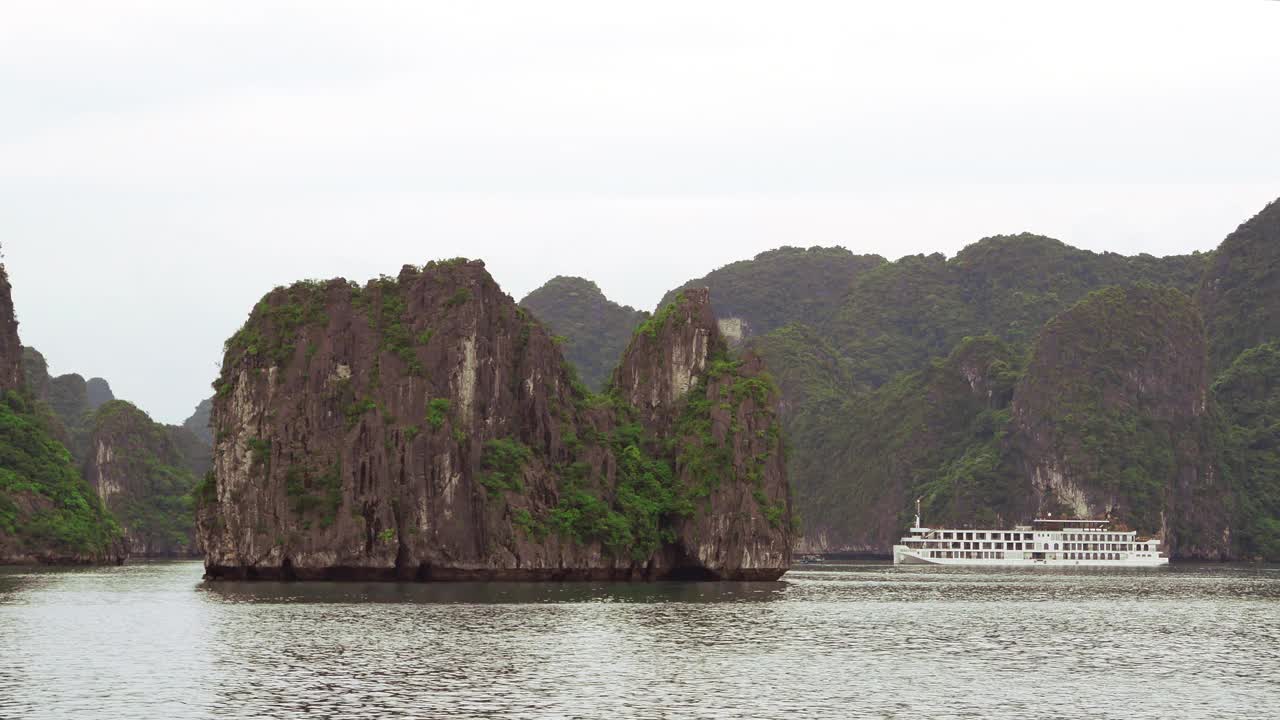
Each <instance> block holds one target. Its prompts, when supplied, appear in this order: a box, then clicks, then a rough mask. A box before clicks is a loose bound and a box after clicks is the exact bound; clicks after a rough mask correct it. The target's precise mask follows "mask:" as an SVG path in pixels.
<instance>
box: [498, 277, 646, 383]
mask: <svg viewBox="0 0 1280 720" xmlns="http://www.w3.org/2000/svg"><path fill="white" fill-rule="evenodd" d="M520 306H521V307H523V308H524V309H526V310H528V311H529V312H531V313H533V314H534V316H536V317H537V318H538V319H540V320H542V321H544V322H546V323H547V324H548V325H549V326H550V327H551V328H552V330H553V331H554V332H555V333H556V335H558V336H561V337H563V338H564V344H563V345H562V349H563V351H564V355H565V357H566V358H567V359H568V360H569V362H571V363H573V366H574V367H575V368H576V369H577V372H578V375H579V377H580V378H581V380H582V382H584V383H585V384H586V385H587V387H589V388H591V389H592V390H600V389H601V388H602V387H604V384H605V382H606V381H607V380H608V379H609V376H610V375H611V374H612V373H613V367H614V365H615V364H616V363H617V362H618V358H620V357H622V351H623V350H626V349H627V343H629V342H630V341H631V333H632V331H633V330H635V328H636V327H637V326H639V325H640V323H642V322H644V320H645V318H647V317H648V316H649V314H648V313H646V312H641V311H639V310H636V309H634V308H631V307H628V306H626V305H619V304H617V303H615V302H613V301H611V300H609V299H608V298H606V297H605V296H604V293H603V292H601V291H600V286H598V285H596V284H595V283H593V282H591V281H590V280H586V279H583V278H579V277H568V276H565V275H558V276H556V277H554V278H552V279H550V280H548V281H547V282H546V284H544V285H543V286H542V287H540V288H538V289H537V290H534V291H533V292H531V293H529V294H528V295H526V296H525V297H524V299H522V300H521V301H520Z"/></svg>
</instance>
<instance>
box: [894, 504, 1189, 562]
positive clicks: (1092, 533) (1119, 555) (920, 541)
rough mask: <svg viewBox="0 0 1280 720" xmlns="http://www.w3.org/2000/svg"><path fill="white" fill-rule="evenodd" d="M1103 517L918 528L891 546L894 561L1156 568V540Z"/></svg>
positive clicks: (1158, 546) (918, 519)
mask: <svg viewBox="0 0 1280 720" xmlns="http://www.w3.org/2000/svg"><path fill="white" fill-rule="evenodd" d="M1109 525H1110V523H1109V522H1108V521H1107V520H1054V519H1052V518H1049V519H1037V520H1034V521H1033V522H1032V524H1031V525H1018V526H1016V527H1014V528H1013V529H1012V530H968V529H965V530H960V529H946V528H944V529H936V528H927V527H921V526H920V503H919V501H917V502H916V524H915V527H913V528H911V534H909V535H907V536H906V537H904V538H902V541H901V544H900V545H894V546H893V563H894V564H895V565H1013V566H1028V567H1033V566H1052V567H1075V566H1082V567H1083V566H1088V567H1155V566H1158V565H1166V564H1168V562H1169V558H1167V557H1164V556H1162V555H1161V554H1160V541H1159V540H1155V539H1149V538H1142V539H1139V538H1138V534H1137V533H1136V532H1117V531H1115V530H1111V529H1110V528H1109V527H1108V526H1109Z"/></svg>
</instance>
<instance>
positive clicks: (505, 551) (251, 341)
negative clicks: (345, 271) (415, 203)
mask: <svg viewBox="0 0 1280 720" xmlns="http://www.w3.org/2000/svg"><path fill="white" fill-rule="evenodd" d="M689 312H695V311H689ZM698 314H700V313H698ZM708 333H714V325H713V326H712V328H711V329H710V330H708ZM657 351H659V349H658V348H651V347H647V346H646V349H641V348H638V347H636V346H635V345H633V348H632V349H631V350H629V351H628V355H627V357H628V359H631V360H632V362H633V363H639V364H645V363H644V362H642V361H641V360H640V359H638V358H633V357H632V356H633V355H634V354H635V353H640V352H657ZM671 356H672V353H670V352H669V353H668V356H667V359H668V361H670V360H671ZM626 362H627V361H626V360H624V364H625V363H626ZM652 362H657V361H656V360H655V361H652ZM682 362H683V361H682ZM739 369H740V368H739V367H735V368H732V369H730V368H725V371H726V373H729V374H728V375H726V377H729V376H732V377H737V376H738V372H739ZM744 372H745V370H744ZM704 387H710V385H705V386H704ZM216 389H217V391H218V392H217V397H216V398H215V401H214V407H213V426H214V429H215V436H216V439H217V442H216V446H215V449H214V471H213V474H212V478H211V482H208V483H206V484H205V485H204V486H202V488H201V489H200V491H199V492H200V501H199V502H200V505H199V509H198V513H197V526H198V537H199V541H200V543H201V545H202V547H203V548H204V550H205V552H206V569H207V572H208V575H209V576H210V577H214V578H218V577H249V578H252V577H285V578H300V579H308V578H345V577H367V578H404V579H422V580H431V579H463V578H512V579H517V578H525V579H561V578H618V579H624V578H625V579H631V578H658V577H670V576H678V575H690V576H700V577H720V578H776V577H777V576H778V575H781V573H782V572H784V571H785V569H786V560H788V559H789V556H788V553H787V550H786V548H787V547H788V546H789V526H788V525H787V524H786V523H785V522H781V521H779V522H778V523H776V524H775V525H769V520H768V518H767V517H766V516H765V512H766V511H765V510H764V509H757V510H756V511H755V514H753V515H750V516H747V517H740V516H738V515H736V514H733V513H736V512H741V511H742V510H743V508H742V507H741V503H737V504H735V502H736V501H739V500H740V499H741V498H740V497H738V496H737V495H734V494H732V493H727V492H726V491H725V490H724V488H723V487H721V488H712V489H708V490H707V491H706V492H694V490H695V489H694V488H690V487H686V486H685V485H684V482H685V477H686V474H687V473H686V468H687V463H685V464H680V463H677V462H675V458H673V457H670V455H671V451H669V450H668V447H669V446H672V445H673V444H674V440H673V439H672V435H671V433H670V430H671V428H670V426H658V425H656V424H655V425H647V424H645V423H642V422H635V421H634V420H633V419H632V417H631V416H632V413H633V412H634V411H633V410H632V409H630V408H629V407H627V406H626V404H625V403H623V402H620V401H618V400H617V399H616V398H612V399H611V398H606V397H601V396H590V395H588V394H586V393H585V392H584V391H583V389H582V388H581V386H575V385H574V383H573V382H572V379H571V374H570V372H569V370H568V369H567V368H566V366H565V363H564V361H563V359H562V357H561V356H560V354H559V351H558V350H557V348H556V344H555V342H554V341H553V340H552V338H551V336H550V335H549V334H548V333H547V332H546V331H545V330H544V329H543V327H542V326H541V325H540V324H539V323H538V322H537V321H536V320H534V319H533V318H531V317H530V316H528V315H527V314H526V313H525V312H524V311H523V310H522V309H520V308H519V307H518V306H517V305H516V304H515V303H514V302H513V301H512V300H511V298H509V297H508V296H507V295H505V294H504V293H502V291H501V290H500V289H499V288H498V286H497V285H496V284H495V283H494V282H493V280H492V278H490V277H489V275H488V273H487V272H485V271H484V266H483V264H482V263H479V262H465V261H461V260H458V261H449V262H444V263H431V264H429V265H428V266H427V267H426V268H423V269H417V268H412V267H408V266H406V267H405V268H404V269H403V270H402V271H401V273H400V275H399V277H398V278H387V277H384V278H382V279H380V280H375V281H372V282H370V283H369V284H368V285H366V286H365V287H363V288H360V287H357V286H354V285H352V284H349V283H347V282H345V281H342V280H333V281H329V282H327V283H300V284H297V285H294V286H293V287H291V288H287V289H286V288H281V289H277V290H275V291H273V292H272V293H270V294H268V295H267V297H265V298H264V299H263V300H262V302H260V303H259V304H258V306H257V307H256V308H255V310H254V312H253V314H252V315H251V316H250V318H249V320H248V321H247V322H246V324H245V327H244V328H243V329H242V330H241V331H240V332H239V333H237V334H236V336H234V337H233V338H232V339H231V340H229V341H228V343H227V352H226V357H225V359H224V361H223V372H222V375H221V377H220V378H219V381H218V383H217V385H216ZM664 397H665V396H664ZM681 400H682V398H671V401H672V402H675V403H678V402H680V401H681ZM769 401H770V399H769V398H765V399H764V403H765V406H764V407H760V408H757V407H756V406H755V405H745V407H744V406H743V405H740V406H738V407H739V412H743V413H747V414H746V415H744V416H742V417H743V418H746V420H747V422H748V423H750V425H749V426H750V427H752V428H755V427H756V424H757V423H758V422H760V421H759V420H757V419H756V416H757V415H758V414H759V415H765V416H767V415H769V414H770V412H771V408H770V407H768V406H767V403H768V402H769ZM753 402H754V401H753ZM656 414H666V415H667V416H669V417H674V416H677V415H678V414H679V413H678V411H676V410H674V409H671V410H667V409H666V408H653V407H651V408H649V411H648V415H649V416H654V415H656ZM721 420H722V421H727V420H728V416H727V415H725V416H722V417H721ZM739 422H740V423H742V422H743V420H742V419H739ZM660 432H663V433H665V434H659V433H660ZM762 434H765V435H767V434H768V433H765V432H763V431H762ZM720 437H726V438H727V437H729V436H728V435H723V434H722V435H721V436H720ZM734 437H735V438H736V437H737V436H736V435H735V436H734ZM761 441H763V439H761ZM715 448H716V449H717V451H718V452H719V456H721V457H727V458H728V459H729V460H730V461H731V462H733V463H734V464H732V465H731V467H732V468H733V471H731V472H729V473H727V474H726V477H725V478H724V487H733V486H735V484H742V485H748V486H752V487H754V484H755V483H756V480H754V477H755V475H754V474H753V475H752V476H751V477H746V476H745V473H746V472H748V470H749V469H752V468H754V467H755V465H752V464H751V459H750V458H747V457H745V456H741V457H740V456H739V455H738V452H749V451H752V450H756V449H758V447H757V445H755V444H753V443H752V442H751V441H749V440H747V439H745V438H740V439H737V440H735V445H733V446H732V447H729V448H726V447H724V446H722V445H715ZM766 464H767V460H766ZM738 468H741V469H742V473H744V474H743V475H742V476H739V475H738ZM779 472H780V465H778V464H776V463H775V464H774V465H773V466H770V467H769V468H768V470H767V471H761V472H759V473H758V474H759V475H760V477H761V480H760V481H759V482H760V485H761V487H762V490H761V493H760V494H761V495H762V497H764V499H765V500H766V502H774V501H776V499H777V498H781V499H782V500H783V504H784V506H785V499H786V485H785V476H783V475H780V474H777V473H779ZM752 500H753V502H754V501H755V497H754V496H752ZM757 505H759V506H761V508H763V505H764V504H761V503H757ZM757 521H760V522H763V523H764V524H765V525H766V526H767V527H768V528H769V529H768V531H765V530H759V531H757V530H756V528H755V524H756V522H757ZM716 523H720V524H722V525H725V526H726V527H725V529H726V530H729V531H731V532H730V534H729V535H727V536H718V537H717V538H715V539H708V538H706V537H705V532H706V529H707V527H708V524H711V525H715V524H716ZM724 537H729V538H732V540H725V539H723V538H724ZM771 548H780V550H779V551H778V552H776V553H775V552H771V550H770V549H771Z"/></svg>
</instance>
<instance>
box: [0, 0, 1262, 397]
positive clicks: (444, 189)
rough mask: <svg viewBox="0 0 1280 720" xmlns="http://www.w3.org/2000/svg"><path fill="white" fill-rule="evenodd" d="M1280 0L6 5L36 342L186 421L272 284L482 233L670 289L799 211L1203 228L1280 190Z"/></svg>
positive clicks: (4, 165) (634, 297) (531, 276)
mask: <svg viewBox="0 0 1280 720" xmlns="http://www.w3.org/2000/svg"><path fill="white" fill-rule="evenodd" d="M1277 38H1280V2H1268V1H1267V0H1200V1H1197V2H1185V1H1179V0H1150V1H1144V0H1107V1H1105V2H1089V1H1087V0H1069V1H1064V2H1047V1H1043V2H1029V1H1028V0H1017V1H1015V2H984V1H981V0H966V1H964V2H956V1H955V0H947V1H945V2H929V1H925V0H914V1H911V2H866V3H859V2H850V1H848V0H843V1H840V2H785V3H784V2H777V1H776V0H775V1H773V2H747V1H744V0H731V1H729V0H726V1H722V2H693V1H691V0H684V1H682V2H654V1H653V0H650V1H648V2H644V3H625V4H624V3H606V2H599V1H598V0H597V1H594V2H581V3H565V2H548V1H545V0H544V1H543V2H528V1H527V0H525V1H523V2H510V3H493V2H438V3H426V2H412V3H411V2H404V3H376V2H368V1H364V2H359V3H354V2H353V3H350V4H335V3H328V2H317V1H316V0H307V1H305V2H296V3H276V2H262V1H261V0H259V1H256V2H245V3H231V2H208V3H191V2H177V1H175V0H162V1H157V2H111V3H102V2H83V3H75V2H52V1H50V0H41V1H39V2H25V1H15V0H4V1H3V4H0V242H3V245H4V252H5V254H6V262H7V265H8V268H9V272H10V275H11V277H12V280H13V283H14V295H15V301H16V303H17V308H18V316H19V320H20V321H21V323H22V325H21V330H20V331H21V334H22V338H23V341H24V342H25V343H26V344H29V345H34V346H36V347H38V348H39V349H40V350H42V351H43V352H44V353H45V355H46V356H47V357H48V359H49V361H50V364H51V368H52V370H53V371H54V372H55V373H62V372H72V371H75V372H80V373H81V374H83V375H85V376H86V377H88V376H93V375H101V376H104V377H106V378H107V379H108V380H110V382H111V384H112V387H113V388H114V390H115V392H116V394H117V395H118V396H120V397H124V398H127V399H130V400H133V401H134V402H136V403H138V404H139V405H140V406H141V407H143V408H144V409H146V410H148V411H149V412H151V413H152V415H153V416H154V417H156V418H157V419H159V420H162V421H166V422H180V421H181V420H182V419H183V418H184V417H186V416H187V415H188V414H189V412H190V410H191V408H192V407H193V406H194V405H195V404H196V402H197V401H198V400H200V399H201V398H203V397H206V396H208V395H209V394H210V390H209V382H210V381H211V380H212V379H213V377H214V375H215V373H216V362H217V361H218V360H219V359H220V355H221V345H222V342H223V340H224V339H225V338H226V337H227V336H228V335H230V334H231V333H232V332H234V330H235V329H236V328H237V327H238V326H239V325H240V323H241V322H243V320H244V318H245V316H246V315H247V313H248V311H249V309H250V308H251V307H252V305H253V303H254V302H255V301H256V300H257V299H258V298H259V297H260V296H261V295H262V294H263V293H264V292H266V291H267V290H269V289H270V288H271V287H272V286H274V285H277V284H282V283H287V282H290V281H292V280H295V279H299V278H304V277H331V276H338V275H341V276H344V277H347V278H350V279H359V280H364V279H367V278H369V277H371V276H374V275H376V274H378V273H381V272H385V273H389V274H394V273H395V272H397V271H398V269H399V267H400V266H401V265H402V264H404V263H415V264H420V263H423V262H425V261H427V260H429V259H433V258H439V257H453V256H457V255H465V256H469V257H482V258H484V259H485V261H486V262H487V263H488V266H489V269H490V270H491V272H492V273H493V274H494V276H495V277H496V278H497V279H498V282H500V283H501V284H502V285H503V287H504V288H505V289H506V290H507V291H508V292H510V293H511V294H512V295H513V296H515V297H516V298H520V297H522V296H523V295H524V294H525V293H527V292H528V291H529V290H532V289H533V288H535V287H537V286H538V285H540V284H541V283H543V282H544V281H546V280H547V279H548V278H550V277H552V276H554V275H557V274H572V275H583V276H586V277H589V278H592V279H594V280H595V281H596V282H598V283H599V284H600V286H601V287H602V288H603V289H604V291H605V292H606V293H607V294H608V295H609V296H610V297H612V298H614V299H616V300H618V301H621V302H625V303H628V304H631V305H635V306H639V307H644V308H650V307H652V306H653V305H654V304H655V303H656V302H657V300H658V298H659V297H660V296H661V295H662V293H663V292H664V291H666V290H667V289H668V288H670V287H672V286H675V285H677V284H679V283H681V282H683V281H685V280H686V279H688V278H690V277H696V276H700V275H703V274H705V273H706V272H708V271H710V270H712V269H714V268H715V267H718V266H720V265H723V264H725V263H727V262H730V261H733V260H737V259H742V258H747V257H751V256H752V255H754V254H756V253H757V252H760V251H762V250H766V249H769V248H772V247H777V246H779V245H784V244H789V245H802V246H810V245H843V246H845V247H848V248H850V249H852V250H854V251H855V252H874V253H880V254H882V255H885V256H887V257H890V258H896V257H899V256H901V255H904V254H908V253H915V252H933V251H941V252H945V253H948V254H952V253H954V252H955V251H956V250H958V249H959V248H961V247H963V246H964V245H966V244H968V243H970V242H973V241H975V240H977V239H979V238H981V237H983V236H985V235H990V234H996V233H1009V232H1019V231H1023V230H1029V231H1034V232H1039V233H1043V234H1047V235H1051V236H1054V237H1058V238H1060V239H1062V240H1064V241H1066V242H1069V243H1071V244H1074V245H1077V246H1080V247H1086V248H1090V249H1094V250H1113V251H1117V252H1123V253H1135V252H1150V253H1154V254H1169V253H1182V252H1188V251H1191V250H1208V249H1211V248H1213V247H1214V246H1215V245H1216V244H1217V243H1218V242H1219V241H1220V240H1221V239H1222V237H1223V236H1225V235H1226V234H1227V233H1228V232H1230V231H1231V230H1232V229H1234V228H1235V227H1236V226H1237V225H1238V224H1239V223H1240V222H1243V221H1244V220H1245V219H1247V218H1248V217H1250V216H1251V215H1253V214H1254V213H1255V212H1257V211H1258V210H1259V209H1261V208H1262V206H1263V205H1265V204H1266V202H1267V201H1269V200H1271V199H1273V198H1275V197H1277V196H1280V42H1277Z"/></svg>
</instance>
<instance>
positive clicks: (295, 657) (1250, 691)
mask: <svg viewBox="0 0 1280 720" xmlns="http://www.w3.org/2000/svg"><path fill="white" fill-rule="evenodd" d="M200 575H201V566H200V565H199V564H198V563H154V564H137V565H129V566H125V567H119V568H95V569H74V570H68V569H20V568H4V569H0V717H4V718H27V717H31V718H43V717H50V718H94V717H101V718H164V719H165V720H170V719H172V718H205V717H208V718H214V717H217V718H261V717H297V716H303V715H305V716H307V717H316V718H339V717H341V718H396V717H423V718H436V717H513V718H516V717H519V718H526V717H546V718H560V717H583V718H598V717H607V718H613V719H616V718H631V717H644V718H649V717H671V718H695V717H706V718H739V717H751V718H784V717H794V718H809V717H833V718H847V717H894V718H918V717H929V718H952V717H974V718H1038V719H1043V718H1057V717H1079V718H1126V719H1134V718H1190V717H1203V718H1221V717H1257V718H1275V717H1278V716H1280V568H1277V567H1274V566H1261V567H1259V566H1223V565H1201V566H1174V567H1172V568H1166V569H1162V570H1127V571H1098V570H1089V571H1044V570H1039V571H1035V570H1021V571H1016V572H1014V571H1009V572H991V571H987V570H967V569H939V568H922V567H909V568H895V567H893V566H890V565H885V564H826V565H816V566H802V567H801V568H799V569H797V570H794V571H792V572H791V573H789V574H788V575H787V576H786V578H785V580H784V581H783V582H778V583H745V584H709V583H656V584H634V585H624V584H538V585H534V584H492V585H482V584H457V585H446V584H439V585H414V584H406V585H399V584H394V585H393V584H280V583H258V584H244V583H216V584H204V583H202V582H201V579H200Z"/></svg>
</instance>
